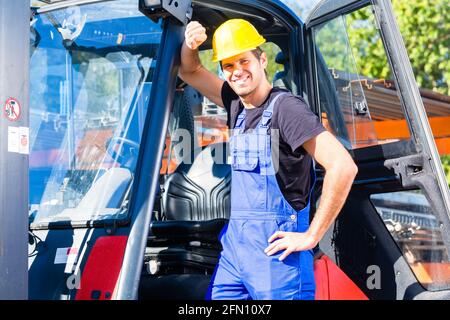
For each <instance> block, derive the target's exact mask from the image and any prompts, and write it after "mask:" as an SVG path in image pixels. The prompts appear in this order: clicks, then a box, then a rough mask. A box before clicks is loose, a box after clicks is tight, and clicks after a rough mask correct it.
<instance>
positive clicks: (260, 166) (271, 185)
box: [207, 93, 315, 300]
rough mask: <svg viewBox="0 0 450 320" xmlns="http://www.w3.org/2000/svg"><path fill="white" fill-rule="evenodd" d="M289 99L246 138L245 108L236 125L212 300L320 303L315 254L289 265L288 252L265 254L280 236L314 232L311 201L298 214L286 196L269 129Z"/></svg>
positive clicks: (295, 257) (300, 255)
mask: <svg viewBox="0 0 450 320" xmlns="http://www.w3.org/2000/svg"><path fill="white" fill-rule="evenodd" d="M284 94H286V93H280V94H278V95H277V96H276V97H275V98H274V99H273V100H272V102H271V103H270V105H269V106H268V107H267V109H266V110H265V111H264V112H263V116H262V117H261V120H260V122H259V123H258V125H257V127H256V128H255V129H254V130H251V132H245V133H244V128H245V114H246V112H245V108H244V110H243V111H242V112H241V113H240V114H239V116H238V118H237V120H236V125H235V130H233V134H232V136H231V138H230V152H231V157H232V161H231V163H232V180H231V181H232V186H231V216H230V221H229V223H228V225H227V226H226V227H225V228H224V230H222V233H221V235H220V242H221V244H222V246H223V250H222V252H221V256H220V259H219V263H218V265H217V267H216V270H215V273H214V275H213V277H212V281H211V285H210V289H209V292H208V295H210V296H208V295H207V298H212V299H233V300H234V299H243V300H248V299H256V300H269V299H270V300H287V299H302V300H307V299H314V294H315V282H314V273H313V251H312V250H307V251H301V252H293V253H291V254H290V255H289V256H288V257H286V258H285V259H284V260H283V261H279V260H278V258H279V257H280V255H281V254H282V252H283V250H281V251H279V252H277V253H276V254H274V255H272V256H267V255H266V254H265V253H264V249H265V248H266V247H267V246H268V245H269V243H268V239H269V237H270V236H271V235H272V234H274V233H275V232H276V231H278V230H281V231H292V232H305V231H306V230H307V229H308V227H309V208H310V203H309V198H310V197H308V203H307V205H306V207H305V208H303V209H302V210H300V211H296V210H295V209H293V208H292V206H291V205H290V204H289V203H288V201H287V200H286V199H285V198H284V196H283V194H282V193H281V190H280V188H279V186H278V183H277V180H276V175H275V174H276V172H275V166H274V163H273V161H272V154H271V136H270V133H269V132H268V125H269V122H270V120H271V117H272V114H273V108H274V106H275V105H276V101H277V100H278V98H279V97H280V96H282V95H284ZM311 169H312V170H311V186H312V185H313V184H314V181H315V175H314V170H313V168H311ZM311 189H312V187H311Z"/></svg>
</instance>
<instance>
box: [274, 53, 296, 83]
mask: <svg viewBox="0 0 450 320" xmlns="http://www.w3.org/2000/svg"><path fill="white" fill-rule="evenodd" d="M275 62H276V63H277V64H281V65H282V66H283V67H284V70H282V71H277V72H276V73H275V75H274V76H273V81H272V84H273V86H274V87H277V88H282V89H287V90H289V91H292V86H291V83H290V81H291V79H292V71H291V68H290V67H289V59H288V58H287V57H286V55H285V54H284V53H283V51H280V52H278V53H277V55H276V56H275Z"/></svg>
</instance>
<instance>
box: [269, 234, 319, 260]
mask: <svg viewBox="0 0 450 320" xmlns="http://www.w3.org/2000/svg"><path fill="white" fill-rule="evenodd" d="M275 239H278V240H276V241H274V240H275ZM268 241H269V243H271V244H270V245H269V246H268V247H267V248H266V249H265V250H264V252H265V253H266V254H267V255H268V256H271V255H273V254H275V253H277V252H278V251H280V250H284V252H283V254H282V255H281V256H280V257H279V258H278V260H280V261H283V260H284V259H285V258H286V257H287V256H288V255H290V254H291V253H292V252H296V251H306V250H310V249H313V248H314V247H315V246H316V245H317V243H318V241H316V240H315V239H314V237H312V236H311V235H310V234H309V233H307V232H304V233H302V232H285V231H277V232H275V233H274V234H273V235H272V236H271V237H270V238H269V240H268Z"/></svg>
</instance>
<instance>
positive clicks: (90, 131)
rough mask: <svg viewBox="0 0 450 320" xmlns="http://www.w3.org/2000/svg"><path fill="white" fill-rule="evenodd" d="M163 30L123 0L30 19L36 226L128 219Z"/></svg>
mask: <svg viewBox="0 0 450 320" xmlns="http://www.w3.org/2000/svg"><path fill="white" fill-rule="evenodd" d="M161 32H162V30H161V26H160V24H157V23H154V22H152V21H151V20H150V19H148V18H146V17H145V16H144V15H142V14H141V13H140V12H139V11H138V0H117V1H106V2H102V3H93V4H87V5H79V6H70V7H67V8H64V9H59V10H54V11H50V12H44V11H42V13H38V14H36V15H35V16H34V19H33V20H32V21H31V23H30V43H31V48H30V50H31V52H30V54H31V60H30V142H31V150H30V152H31V153H30V222H35V223H36V222H39V223H46V222H49V223H51V222H55V221H72V222H73V221H86V220H98V219H106V218H108V219H110V218H122V217H123V215H126V212H127V210H126V207H127V203H126V199H127V193H128V192H129V190H130V188H131V184H132V181H133V175H134V171H135V168H136V161H137V156H138V151H139V143H140V140H141V135H142V130H143V127H144V121H145V117H146V113H147V107H148V104H149V99H150V89H151V86H152V78H153V70H154V67H155V62H156V60H155V59H156V52H157V49H158V47H159V43H160V39H161Z"/></svg>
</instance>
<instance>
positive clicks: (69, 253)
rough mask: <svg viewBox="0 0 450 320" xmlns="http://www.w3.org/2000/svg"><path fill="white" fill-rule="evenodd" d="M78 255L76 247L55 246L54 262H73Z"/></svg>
mask: <svg viewBox="0 0 450 320" xmlns="http://www.w3.org/2000/svg"><path fill="white" fill-rule="evenodd" d="M77 257H78V248H57V249H56V255H55V261H54V264H73V263H76V260H77Z"/></svg>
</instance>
